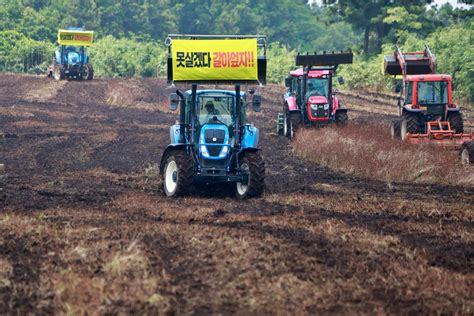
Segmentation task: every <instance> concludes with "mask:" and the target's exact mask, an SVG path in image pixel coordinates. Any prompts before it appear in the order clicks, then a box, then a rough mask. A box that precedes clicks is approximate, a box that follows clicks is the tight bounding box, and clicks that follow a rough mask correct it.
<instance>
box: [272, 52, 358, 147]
mask: <svg viewBox="0 0 474 316" xmlns="http://www.w3.org/2000/svg"><path fill="white" fill-rule="evenodd" d="M352 60H353V54H352V52H341V53H334V52H333V53H332V54H326V53H323V54H319V55H308V54H307V55H298V56H296V65H297V66H302V67H301V68H299V69H297V70H294V71H291V72H290V74H289V76H288V78H286V80H285V85H286V87H287V88H288V91H287V92H286V93H285V95H284V103H283V113H278V119H277V132H278V134H280V135H285V136H287V137H289V138H293V136H294V132H295V130H296V129H298V128H299V127H307V126H326V125H328V124H330V123H332V122H335V123H336V124H338V125H345V124H346V123H347V119H348V116H347V108H344V107H343V106H342V104H341V103H340V101H339V99H338V97H337V96H336V91H335V90H334V89H333V81H332V79H333V77H334V75H335V73H336V70H337V68H338V66H339V65H340V64H351V63H352ZM338 81H339V83H340V84H343V83H344V79H343V78H342V77H338Z"/></svg>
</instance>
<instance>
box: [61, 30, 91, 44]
mask: <svg viewBox="0 0 474 316" xmlns="http://www.w3.org/2000/svg"><path fill="white" fill-rule="evenodd" d="M93 40H94V32H93V31H68V30H59V31H58V43H59V45H72V46H91V45H92V41H93Z"/></svg>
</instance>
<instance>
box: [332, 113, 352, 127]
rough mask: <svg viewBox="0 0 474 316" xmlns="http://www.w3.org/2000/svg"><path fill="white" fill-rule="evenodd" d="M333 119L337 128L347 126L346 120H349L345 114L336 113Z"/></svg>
mask: <svg viewBox="0 0 474 316" xmlns="http://www.w3.org/2000/svg"><path fill="white" fill-rule="evenodd" d="M335 118H336V124H337V125H338V126H347V120H348V119H349V116H348V115H347V112H343V111H337V112H336V116H335Z"/></svg>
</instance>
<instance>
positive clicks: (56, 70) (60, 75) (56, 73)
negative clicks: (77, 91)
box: [53, 64, 66, 81]
mask: <svg viewBox="0 0 474 316" xmlns="http://www.w3.org/2000/svg"><path fill="white" fill-rule="evenodd" d="M53 77H54V79H55V80H57V81H59V80H64V79H65V78H66V75H65V74H64V67H63V65H61V64H56V65H54V67H53Z"/></svg>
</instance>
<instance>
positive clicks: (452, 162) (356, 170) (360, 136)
mask: <svg viewBox="0 0 474 316" xmlns="http://www.w3.org/2000/svg"><path fill="white" fill-rule="evenodd" d="M294 149H295V151H296V153H297V154H298V155H300V156H301V157H303V158H305V159H309V160H311V161H315V162H317V163H318V164H320V165H323V166H326V167H329V168H333V169H336V170H340V171H343V172H346V173H349V174H354V175H358V176H362V177H368V178H373V179H381V180H384V181H388V182H404V181H409V182H420V183H451V184H471V185H472V184H474V176H473V173H472V169H471V168H472V167H464V166H462V165H461V164H460V163H459V159H458V157H457V155H458V153H457V151H455V150H449V149H447V148H444V147H440V146H435V145H422V146H419V145H413V144H408V143H403V142H401V141H399V140H393V139H391V137H390V133H389V129H388V128H387V127H386V126H384V125H372V124H371V125H358V124H355V125H351V126H348V127H346V128H323V129H305V130H301V131H299V132H298V134H297V136H296V139H295V141H294Z"/></svg>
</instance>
